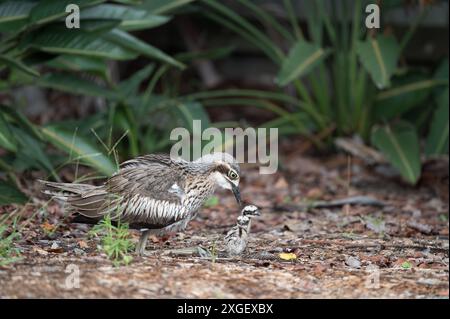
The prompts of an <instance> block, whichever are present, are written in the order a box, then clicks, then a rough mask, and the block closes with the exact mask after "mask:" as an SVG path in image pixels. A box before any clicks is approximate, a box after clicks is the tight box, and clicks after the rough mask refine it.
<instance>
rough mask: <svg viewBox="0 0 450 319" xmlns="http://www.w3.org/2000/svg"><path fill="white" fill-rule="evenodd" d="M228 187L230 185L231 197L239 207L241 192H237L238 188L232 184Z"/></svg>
mask: <svg viewBox="0 0 450 319" xmlns="http://www.w3.org/2000/svg"><path fill="white" fill-rule="evenodd" d="M230 185H231V190H232V191H233V195H234V197H235V198H236V201H237V203H238V204H239V206H241V205H242V201H241V192H240V191H239V186H236V185H234V184H233V183H230Z"/></svg>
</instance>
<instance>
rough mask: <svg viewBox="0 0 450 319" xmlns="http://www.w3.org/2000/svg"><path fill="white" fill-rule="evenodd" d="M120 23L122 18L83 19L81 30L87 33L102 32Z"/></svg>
mask: <svg viewBox="0 0 450 319" xmlns="http://www.w3.org/2000/svg"><path fill="white" fill-rule="evenodd" d="M118 25H120V20H117V19H104V20H83V21H81V22H80V30H81V31H84V32H87V33H95V34H102V33H105V32H107V31H110V30H112V29H114V28H115V27H117V26H118Z"/></svg>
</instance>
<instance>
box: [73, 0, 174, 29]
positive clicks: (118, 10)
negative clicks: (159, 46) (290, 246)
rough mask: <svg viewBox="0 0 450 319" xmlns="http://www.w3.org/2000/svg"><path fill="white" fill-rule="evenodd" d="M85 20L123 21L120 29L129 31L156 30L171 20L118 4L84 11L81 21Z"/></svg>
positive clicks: (104, 5) (103, 5)
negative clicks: (155, 28)
mask: <svg viewBox="0 0 450 319" xmlns="http://www.w3.org/2000/svg"><path fill="white" fill-rule="evenodd" d="M84 19H118V20H121V23H120V28H121V29H124V30H128V31H130V30H139V29H150V28H154V27H157V26H160V25H162V24H164V23H167V22H168V21H169V20H170V18H169V17H165V16H158V15H154V14H151V13H149V12H148V11H146V10H143V9H138V8H134V7H130V6H123V5H116V4H102V5H99V6H95V7H92V8H88V9H85V10H82V11H81V20H84ZM81 24H83V21H81Z"/></svg>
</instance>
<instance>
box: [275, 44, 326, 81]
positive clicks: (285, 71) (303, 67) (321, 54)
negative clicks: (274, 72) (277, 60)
mask: <svg viewBox="0 0 450 319" xmlns="http://www.w3.org/2000/svg"><path fill="white" fill-rule="evenodd" d="M328 53H329V51H327V50H324V49H322V48H321V47H319V46H318V45H317V44H314V43H310V42H307V41H306V40H299V41H297V43H296V44H295V45H294V47H293V48H292V49H291V51H290V52H289V55H288V57H287V58H286V59H285V60H284V61H283V64H282V66H281V70H280V72H279V73H278V76H277V83H278V84H279V85H281V86H285V85H287V84H289V83H290V82H292V81H294V80H295V79H298V78H300V77H302V76H303V75H305V74H307V73H308V72H310V71H311V70H312V69H314V67H316V66H318V65H319V64H320V62H321V61H323V60H324V59H325V58H326V56H327V55H328Z"/></svg>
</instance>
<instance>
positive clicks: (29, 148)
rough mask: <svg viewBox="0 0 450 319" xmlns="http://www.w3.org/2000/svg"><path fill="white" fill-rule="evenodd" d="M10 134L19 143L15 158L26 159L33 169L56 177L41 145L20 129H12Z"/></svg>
mask: <svg viewBox="0 0 450 319" xmlns="http://www.w3.org/2000/svg"><path fill="white" fill-rule="evenodd" d="M12 132H13V134H14V136H15V138H16V139H17V141H18V143H19V147H18V154H17V156H18V157H23V158H26V159H27V160H29V161H30V162H32V163H33V166H34V167H36V168H38V169H43V170H45V171H47V172H49V173H51V174H52V175H53V176H55V177H56V174H55V169H54V168H53V164H52V162H51V161H50V159H49V158H48V156H47V154H46V153H45V152H44V150H43V147H44V146H43V145H42V143H40V141H38V140H36V139H35V138H34V137H32V136H31V135H29V134H28V133H27V132H26V131H24V130H22V129H19V128H16V127H12Z"/></svg>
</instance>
